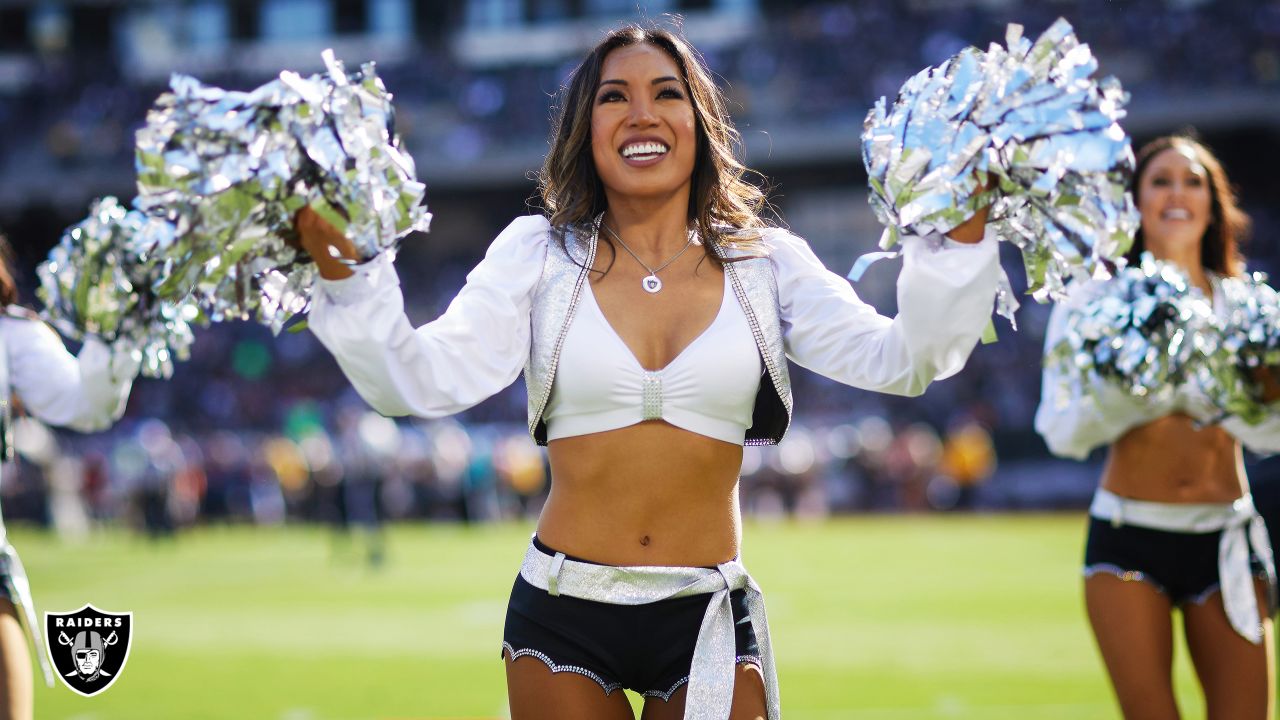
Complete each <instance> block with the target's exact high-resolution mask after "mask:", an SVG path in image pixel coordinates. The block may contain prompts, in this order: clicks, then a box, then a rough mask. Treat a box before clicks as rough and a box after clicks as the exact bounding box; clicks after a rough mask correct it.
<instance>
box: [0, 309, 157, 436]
mask: <svg viewBox="0 0 1280 720" xmlns="http://www.w3.org/2000/svg"><path fill="white" fill-rule="evenodd" d="M0 352H2V353H4V358H3V362H0V390H2V391H3V392H4V393H5V395H6V398H5V399H7V395H8V393H9V390H10V389H11V388H12V390H13V391H14V392H16V393H17V394H18V397H19V398H20V399H21V400H22V404H23V407H25V408H26V410H27V411H28V412H30V413H31V414H32V415H33V416H35V417H37V418H39V419H40V420H42V421H44V422H47V423H49V424H51V425H58V426H62V427H68V428H71V429H73V430H79V431H81V432H90V431H94V430H102V429H105V428H106V427H108V426H110V425H111V423H112V422H113V421H114V420H116V419H117V418H119V417H120V415H121V414H122V413H123V412H124V406H125V402H126V401H127V400H128V398H129V389H130V388H131V387H132V385H133V377H134V375H136V374H137V372H138V361H137V360H136V359H133V358H131V357H129V356H128V355H127V354H125V353H114V352H113V351H112V350H111V349H110V348H108V347H107V346H106V345H105V344H103V343H102V341H100V340H98V339H97V338H94V337H89V338H87V339H86V340H85V342H84V346H83V347H82V348H81V350H80V354H79V356H73V355H71V353H69V352H67V349H66V347H64V346H63V344H62V341H61V340H60V339H58V336H57V335H56V334H55V333H54V332H53V330H52V329H50V327H49V326H48V325H45V324H44V323H42V322H40V321H39V320H35V319H30V318H25V317H15V316H14V315H11V314H4V315H0Z"/></svg>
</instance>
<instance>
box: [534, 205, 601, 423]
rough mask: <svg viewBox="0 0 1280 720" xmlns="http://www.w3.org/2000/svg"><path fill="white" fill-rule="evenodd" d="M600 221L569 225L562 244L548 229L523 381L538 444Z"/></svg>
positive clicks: (592, 257)
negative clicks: (582, 227)
mask: <svg viewBox="0 0 1280 720" xmlns="http://www.w3.org/2000/svg"><path fill="white" fill-rule="evenodd" d="M603 217H604V216H603V215H602V216H601V218H603ZM599 223H600V218H597V220H596V224H595V226H594V227H593V228H592V229H591V230H590V232H585V233H578V232H575V231H574V230H571V229H565V230H564V233H565V236H564V247H561V245H560V240H559V238H558V237H556V230H555V229H552V230H550V231H549V232H550V237H548V238H547V257H546V260H545V261H544V262H543V265H542V276H541V277H540V278H539V279H538V289H537V291H536V294H535V295H534V298H533V309H532V311H531V313H530V322H531V323H532V330H533V332H532V338H531V341H530V342H531V344H530V347H529V361H528V363H526V364H525V367H524V382H525V385H526V386H527V387H528V388H529V393H528V394H529V435H530V436H532V437H533V439H534V442H536V443H538V444H539V445H546V444H547V424H546V423H545V422H543V420H542V413H543V412H544V411H545V410H546V409H547V402H548V401H549V400H550V399H551V386H552V385H553V383H554V382H555V379H556V368H557V367H558V366H559V364H560V349H561V347H562V346H563V345H564V337H565V334H566V333H568V332H569V325H570V324H571V323H572V322H573V315H574V313H575V312H576V311H577V309H578V300H579V299H580V298H581V297H582V288H583V285H584V283H586V282H587V275H588V268H590V267H591V265H592V264H593V263H594V262H595V258H596V241H597V239H598V238H599V233H600V224H599Z"/></svg>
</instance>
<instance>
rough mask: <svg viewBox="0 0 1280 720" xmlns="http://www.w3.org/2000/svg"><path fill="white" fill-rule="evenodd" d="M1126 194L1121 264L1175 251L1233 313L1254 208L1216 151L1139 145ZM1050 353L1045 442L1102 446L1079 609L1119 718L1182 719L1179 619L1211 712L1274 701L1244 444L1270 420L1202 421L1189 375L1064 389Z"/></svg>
mask: <svg viewBox="0 0 1280 720" xmlns="http://www.w3.org/2000/svg"><path fill="white" fill-rule="evenodd" d="M1133 177H1134V181H1133V188H1132V190H1133V193H1134V196H1135V201H1136V203H1137V206H1138V210H1139V211H1140V212H1141V215H1142V225H1141V229H1140V230H1139V232H1138V233H1137V236H1136V240H1135V242H1134V247H1133V249H1132V251H1131V257H1130V261H1131V262H1136V261H1137V256H1138V255H1139V254H1140V253H1142V252H1143V251H1149V252H1151V253H1152V254H1153V255H1154V256H1155V258H1156V259H1157V260H1164V261H1167V262H1172V263H1175V264H1176V265H1177V266H1178V267H1180V268H1181V269H1182V270H1183V271H1184V272H1185V273H1186V274H1187V276H1188V277H1189V278H1190V281H1191V283H1192V284H1193V285H1195V286H1196V287H1197V288H1199V289H1200V290H1201V291H1202V292H1203V293H1204V294H1205V296H1206V297H1211V298H1212V300H1213V306H1214V312H1215V313H1216V314H1218V315H1220V316H1223V315H1226V314H1227V313H1228V312H1229V307H1228V305H1227V299H1226V296H1225V293H1224V292H1223V291H1222V288H1221V281H1222V279H1223V278H1225V277H1234V276H1239V275H1241V274H1242V273H1243V266H1244V262H1243V258H1242V257H1241V256H1240V252H1239V245H1240V242H1241V240H1242V239H1243V236H1244V234H1245V232H1246V230H1247V227H1248V218H1247V216H1245V214H1244V213H1243V212H1242V211H1241V210H1240V209H1239V208H1238V207H1237V205H1236V200H1235V197H1234V196H1233V194H1232V190H1231V185H1230V184H1229V183H1228V181H1227V176H1226V173H1225V172H1224V171H1223V168H1222V165H1221V163H1220V162H1219V161H1218V159H1217V158H1216V157H1214V155H1213V153H1211V152H1210V151H1209V149H1208V148H1206V147H1205V146H1204V145H1202V144H1201V143H1199V142H1197V141H1195V140H1194V139H1191V138H1188V137H1163V138H1159V139H1157V140H1155V141H1153V142H1151V143H1150V144H1148V145H1146V146H1145V147H1143V148H1142V150H1141V151H1139V153H1138V157H1137V165H1136V169H1135V173H1134V176H1133ZM1101 289H1103V288H1102V287H1101V283H1097V282H1095V283H1090V284H1089V285H1088V286H1083V287H1080V288H1076V289H1074V290H1073V292H1072V299H1071V300H1070V301H1068V302H1066V303H1063V304H1060V305H1058V306H1057V307H1055V308H1054V310H1053V313H1052V315H1051V316H1050V320H1049V328H1048V331H1047V335H1046V339H1045V347H1046V349H1048V348H1053V347H1054V346H1056V345H1057V344H1058V342H1059V341H1060V340H1061V339H1062V337H1063V334H1064V332H1065V328H1066V324H1067V318H1068V317H1069V315H1070V313H1071V312H1072V311H1073V310H1074V309H1076V308H1079V307H1081V306H1082V305H1083V304H1085V303H1087V302H1089V299H1090V297H1091V296H1092V295H1093V294H1094V293H1095V292H1097V291H1099V290H1101ZM1064 382H1067V379H1066V378H1064V377H1062V376H1060V375H1059V373H1058V371H1057V370H1056V369H1055V368H1054V367H1053V365H1052V364H1051V363H1046V364H1045V371H1044V383H1043V388H1042V397H1041V402H1040V407H1039V410H1038V411H1037V413H1036V421H1035V422H1036V430H1037V431H1039V433H1040V434H1041V435H1042V436H1043V437H1044V439H1045V442H1046V443H1047V444H1048V446H1049V449H1050V450H1051V451H1052V452H1053V453H1054V454H1056V455H1060V456H1062V457H1068V458H1075V459H1080V460H1083V459H1084V458H1085V456H1087V455H1088V454H1089V452H1090V451H1091V450H1093V449H1094V448H1096V447H1100V446H1102V445H1107V446H1109V447H1108V452H1107V459H1106V463H1105V465H1104V466H1103V470H1102V478H1101V481H1100V483H1099V487H1098V490H1097V493H1096V494H1095V495H1094V499H1093V504H1092V506H1091V507H1090V510H1089V516H1090V517H1089V532H1088V541H1087V543H1086V547H1085V558H1084V578H1085V580H1084V594H1085V606H1086V608H1087V610H1088V615H1089V623H1090V625H1091V626H1092V628H1093V634H1094V637H1095V639H1096V640H1097V644H1098V648H1099V650H1100V651H1101V653H1102V659H1103V661H1104V663H1105V664H1106V667H1107V671H1108V673H1109V674H1110V677H1111V684H1112V686H1113V688H1114V689H1115V693H1116V697H1117V699H1118V701H1119V703H1120V707H1121V710H1122V711H1123V713H1124V716H1125V718H1127V719H1128V720H1134V719H1136V718H1176V717H1178V708H1177V703H1176V701H1175V699H1174V691H1173V680H1172V663H1173V620H1172V612H1173V610H1175V609H1178V610H1181V611H1182V617H1183V624H1184V627H1185V631H1186V639H1187V646H1188V648H1189V649H1190V652H1191V660H1192V663H1193V664H1194V666H1195V670H1196V674H1197V676H1198V677H1199V679H1200V684H1201V686H1202V687H1203V689H1204V695H1205V702H1206V704H1207V707H1208V716H1209V717H1210V718H1232V719H1233V720H1249V719H1253V720H1264V719H1266V718H1271V717H1273V713H1274V706H1275V693H1276V690H1275V664H1274V663H1275V651H1274V636H1273V626H1272V619H1271V617H1272V615H1273V613H1274V611H1275V605H1274V592H1275V570H1274V567H1273V563H1272V558H1271V548H1270V544H1269V542H1268V540H1267V534H1266V528H1265V526H1264V524H1263V521H1262V518H1261V517H1259V516H1258V514H1257V511H1256V510H1255V509H1254V507H1253V502H1252V500H1251V499H1250V496H1249V480H1248V478H1247V477H1245V472H1244V461H1243V456H1242V453H1241V446H1242V445H1244V446H1248V447H1250V448H1251V449H1254V450H1258V451H1263V452H1276V451H1280V422H1274V421H1273V422H1268V423H1263V424H1261V425H1257V426H1250V425H1247V424H1245V423H1244V422H1243V421H1242V420H1240V419H1239V418H1235V417H1228V418H1226V419H1225V420H1223V421H1222V422H1220V423H1217V424H1213V425H1209V426H1204V425H1202V422H1203V421H1205V420H1208V419H1211V418H1213V416H1214V411H1213V408H1212V406H1211V405H1210V404H1209V403H1208V401H1207V399H1206V398H1204V397H1203V396H1202V395H1200V394H1199V393H1197V392H1196V390H1195V389H1194V388H1192V387H1190V386H1186V387H1181V388H1179V390H1178V393H1177V394H1176V395H1174V396H1172V397H1171V398H1170V399H1168V400H1163V399H1162V400H1150V399H1145V398H1138V397H1133V396H1131V395H1129V394H1128V393H1126V392H1124V391H1123V390H1121V389H1120V388H1118V387H1116V386H1113V385H1110V384H1108V383H1105V382H1099V383H1098V384H1097V385H1095V386H1093V387H1089V388H1086V392H1085V393H1083V394H1082V395H1081V396H1080V397H1078V398H1077V399H1076V400H1075V401H1074V402H1071V403H1068V404H1063V403H1062V402H1061V401H1060V400H1059V398H1061V397H1062V396H1063V393H1061V392H1060V390H1061V389H1062V384H1063V383H1064Z"/></svg>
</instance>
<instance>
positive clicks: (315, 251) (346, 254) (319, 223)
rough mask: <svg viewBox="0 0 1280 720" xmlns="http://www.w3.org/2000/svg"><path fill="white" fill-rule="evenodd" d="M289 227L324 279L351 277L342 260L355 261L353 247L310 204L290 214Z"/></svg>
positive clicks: (356, 256)
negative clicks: (294, 231)
mask: <svg viewBox="0 0 1280 720" xmlns="http://www.w3.org/2000/svg"><path fill="white" fill-rule="evenodd" d="M293 227H294V229H295V230H297V232H298V241H299V244H300V245H301V246H302V249H303V250H306V251H307V254H308V255H310V256H311V259H312V260H313V261H314V262H315V264H316V267H317V268H318V269H319V270H320V277H322V278H324V279H325V280H342V279H343V278H348V277H351V276H352V274H353V273H352V272H351V268H349V267H347V264H346V263H344V262H343V261H342V259H343V258H345V259H347V260H359V256H358V255H357V254H356V246H355V245H353V244H352V243H351V241H350V240H349V239H347V236H346V235H343V234H342V232H341V231H339V230H338V229H337V228H336V227H334V226H333V224H332V223H330V222H329V221H328V220H325V219H324V218H323V217H322V216H321V215H320V213H318V212H316V211H315V210H312V209H311V207H310V206H306V207H303V208H302V209H301V210H299V211H298V214H297V215H296V216H294V219H293Z"/></svg>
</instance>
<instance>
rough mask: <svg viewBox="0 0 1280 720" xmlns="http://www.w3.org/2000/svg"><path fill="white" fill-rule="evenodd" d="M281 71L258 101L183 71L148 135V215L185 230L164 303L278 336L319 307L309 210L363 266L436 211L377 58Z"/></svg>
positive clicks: (141, 137)
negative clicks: (307, 230) (186, 298)
mask: <svg viewBox="0 0 1280 720" xmlns="http://www.w3.org/2000/svg"><path fill="white" fill-rule="evenodd" d="M324 61H325V65H326V68H327V71H326V73H324V74H322V75H313V76H311V77H305V78H304V77H302V76H300V75H298V74H296V73H293V72H283V73H281V74H280V77H279V78H278V79H277V80H274V81H272V82H269V83H267V84H265V85H263V86H261V87H259V88H257V89H255V90H253V91H251V92H247V93H246V92H233V91H228V90H223V89H221V88H216V87H211V86H207V85H202V84H201V83H200V82H199V81H197V80H196V79H194V78H191V77H187V76H183V75H175V76H174V77H173V79H172V80H171V81H170V91H169V92H166V93H164V94H162V95H161V96H160V97H159V98H158V99H157V100H156V102H155V105H154V107H153V108H152V109H151V111H150V112H149V113H148V114H147V123H146V126H145V127H143V128H142V129H141V130H139V131H138V133H137V152H136V165H137V170H138V198H137V200H136V201H135V205H136V206H137V207H138V208H139V209H141V210H143V211H144V212H146V213H148V214H151V215H156V216H159V217H163V218H165V219H168V220H170V221H171V222H172V223H173V224H174V225H175V226H176V227H177V228H178V230H179V232H178V237H177V238H176V239H175V241H174V242H173V243H171V244H169V245H168V246H166V247H165V248H164V251H163V255H164V260H165V262H166V264H167V266H168V268H169V270H170V272H171V279H170V281H169V282H168V283H167V284H166V285H165V286H164V287H163V288H162V291H161V292H162V296H163V297H175V298H176V297H179V296H182V295H184V294H187V293H191V294H192V295H193V296H194V298H195V300H196V302H197V303H198V304H199V306H200V307H201V309H202V310H203V311H204V312H205V313H206V314H207V315H208V316H209V318H210V319H212V320H215V321H219V320H226V319H249V318H252V317H255V316H256V317H257V318H258V319H259V320H260V321H262V322H263V323H265V324H267V325H269V326H270V327H271V328H272V329H273V330H274V331H276V332H279V330H280V329H281V327H283V325H284V323H285V322H286V321H287V320H288V319H289V318H290V317H291V316H293V315H295V314H298V313H301V312H304V311H305V310H306V309H307V307H308V306H309V303H310V293H311V288H312V285H313V282H314V279H315V276H316V270H315V265H314V264H313V263H311V262H310V260H309V259H308V258H306V255H305V253H303V252H301V251H300V250H296V249H295V248H294V247H293V245H292V244H291V240H292V238H293V237H294V231H293V218H294V216H295V215H296V213H297V212H298V210H299V209H301V208H302V207H303V206H306V205H310V206H311V207H312V208H314V209H315V210H316V211H317V212H318V213H320V214H321V215H322V216H323V217H324V218H325V219H326V220H328V221H329V222H331V223H333V224H334V225H335V226H336V227H337V228H338V229H339V230H341V231H342V232H343V233H345V235H346V236H347V237H348V238H349V239H350V240H351V241H352V243H353V244H354V245H355V247H356V251H357V254H358V255H359V258H360V260H362V261H365V260H369V259H372V258H373V257H374V256H376V255H378V254H379V253H381V252H384V251H386V250H387V249H391V248H394V247H396V246H397V244H398V243H399V241H400V239H401V238H403V237H404V236H405V235H407V234H408V233H410V232H412V231H414V230H421V231H426V230H427V228H428V225H429V223H430V218H431V216H430V214H428V213H427V211H426V207H425V206H424V205H423V204H422V200H423V196H424V194H425V187H424V186H423V185H422V183H420V182H418V181H417V179H416V175H415V168H414V163H413V159H412V158H411V157H410V156H409V155H408V154H406V153H405V152H403V150H402V149H401V148H400V143H399V140H398V138H397V137H396V135H395V125H394V112H393V108H392V106H391V95H390V94H389V93H388V92H387V91H386V88H385V87H384V86H383V84H382V81H381V79H379V78H378V76H377V74H376V73H375V72H374V68H373V64H372V63H368V64H365V65H364V66H362V67H361V69H360V70H359V71H357V72H353V73H348V72H347V71H346V70H345V68H344V67H343V65H342V63H341V62H339V61H338V60H337V59H336V58H335V57H334V55H333V53H332V51H328V50H326V51H325V53H324Z"/></svg>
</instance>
